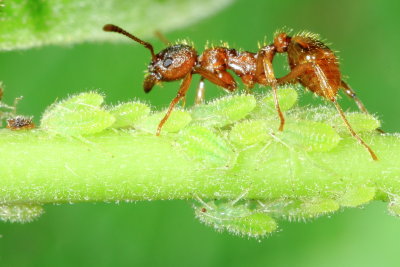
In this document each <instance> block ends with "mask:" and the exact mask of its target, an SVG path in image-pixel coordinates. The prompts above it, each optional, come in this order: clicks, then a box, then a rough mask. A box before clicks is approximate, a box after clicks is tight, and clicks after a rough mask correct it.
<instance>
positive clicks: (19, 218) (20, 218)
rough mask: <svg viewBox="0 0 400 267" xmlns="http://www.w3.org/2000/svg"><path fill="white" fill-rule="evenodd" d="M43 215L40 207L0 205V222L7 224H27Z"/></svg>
mask: <svg viewBox="0 0 400 267" xmlns="http://www.w3.org/2000/svg"><path fill="white" fill-rule="evenodd" d="M42 214H43V208H42V206H39V205H29V204H14V205H0V220H1V221H5V222H12V223H14V222H16V223H27V222H31V221H33V220H35V219H36V218H38V217H39V216H40V215H42Z"/></svg>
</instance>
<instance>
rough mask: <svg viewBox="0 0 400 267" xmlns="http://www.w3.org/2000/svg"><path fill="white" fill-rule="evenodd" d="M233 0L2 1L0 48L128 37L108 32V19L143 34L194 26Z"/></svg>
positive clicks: (139, 34) (109, 21) (137, 33)
mask: <svg viewBox="0 0 400 267" xmlns="http://www.w3.org/2000/svg"><path fill="white" fill-rule="evenodd" d="M230 2H231V0H220V1H211V0H206V1H203V2H202V3H201V5H199V3H198V2H197V1H194V0H190V1H186V0H165V1H157V0H152V1H149V0H136V1H129V0H123V1H117V0H108V1H106V2H104V1H101V0H61V1H60V0H46V1H43V0H30V1H12V0H4V1H3V2H1V3H0V21H1V27H0V50H13V49H21V48H30V47H34V46H42V45H47V44H64V45H65V44H71V43H77V42H87V41H110V40H124V41H127V39H125V38H121V37H118V38H116V36H115V35H113V34H110V33H105V32H103V31H102V26H103V25H104V24H107V23H114V24H117V25H120V26H122V27H124V28H126V29H127V30H129V31H131V32H133V33H135V34H136V35H138V36H140V37H145V38H146V37H147V38H148V37H149V36H152V34H153V32H154V31H155V30H160V31H162V32H165V31H168V30H171V29H175V28H178V27H181V26H183V25H188V24H190V23H193V22H195V21H197V20H199V19H201V18H203V17H205V16H208V15H210V14H212V13H214V12H216V11H218V10H220V9H221V8H223V7H224V6H226V5H227V4H229V3H230Z"/></svg>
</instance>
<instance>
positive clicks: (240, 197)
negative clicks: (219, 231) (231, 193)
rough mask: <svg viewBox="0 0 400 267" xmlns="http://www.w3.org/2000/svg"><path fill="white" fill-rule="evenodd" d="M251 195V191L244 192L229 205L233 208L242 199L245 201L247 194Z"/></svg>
mask: <svg viewBox="0 0 400 267" xmlns="http://www.w3.org/2000/svg"><path fill="white" fill-rule="evenodd" d="M248 193H249V189H246V190H244V191H243V192H242V193H241V194H240V195H239V196H238V197H237V198H235V199H234V200H232V201H231V202H230V203H229V204H230V205H231V206H234V205H235V204H236V203H238V202H239V201H240V200H241V199H243V198H244V197H245V196H246V195H247V194H248Z"/></svg>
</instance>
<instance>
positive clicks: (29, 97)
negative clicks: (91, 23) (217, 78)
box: [0, 0, 400, 266]
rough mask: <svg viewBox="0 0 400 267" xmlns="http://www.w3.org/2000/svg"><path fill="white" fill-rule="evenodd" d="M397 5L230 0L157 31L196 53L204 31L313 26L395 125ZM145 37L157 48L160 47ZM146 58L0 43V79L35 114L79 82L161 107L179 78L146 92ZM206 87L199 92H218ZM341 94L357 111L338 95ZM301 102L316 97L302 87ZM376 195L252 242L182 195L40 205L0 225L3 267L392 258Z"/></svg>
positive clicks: (399, 229) (136, 49)
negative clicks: (20, 220) (34, 214)
mask: <svg viewBox="0 0 400 267" xmlns="http://www.w3.org/2000/svg"><path fill="white" fill-rule="evenodd" d="M200 4H201V1H199V5H200ZM399 12H400V2H398V1H391V0H386V1H376V0H355V1H345V0H338V1H322V0H318V1H317V0H303V1H289V0H280V1H262V0H259V1H255V0H254V1H249V0H247V1H246V0H238V1H236V2H234V4H233V5H231V6H230V7H228V8H227V9H225V10H223V11H222V12H220V13H218V14H217V15H215V16H213V17H210V18H208V19H206V20H203V21H202V22H200V23H198V24H196V25H193V26H190V27H187V28H183V29H180V30H178V31H175V32H170V33H166V35H167V37H168V38H169V39H170V40H176V39H183V38H189V39H190V40H192V41H193V42H194V44H195V45H196V47H197V48H198V50H199V51H202V49H203V47H204V44H205V43H206V42H207V41H210V42H214V43H218V42H219V40H223V41H227V42H229V44H230V46H231V47H234V48H242V49H245V50H250V51H256V50H257V42H259V41H263V39H264V36H266V37H267V40H271V38H272V35H273V33H274V32H275V31H276V30H277V29H280V28H282V27H283V26H287V27H289V28H293V29H294V31H295V32H296V31H300V30H309V31H312V32H316V33H320V34H321V36H322V37H323V38H326V39H327V40H328V43H332V45H331V48H332V49H334V50H338V51H340V52H339V53H338V55H339V56H340V59H341V63H342V65H341V66H342V67H341V68H342V72H343V74H344V75H346V76H348V78H347V81H348V82H349V84H350V85H351V86H352V87H353V88H354V89H355V90H356V91H357V92H358V95H359V97H360V98H361V99H362V100H363V101H364V103H365V105H366V107H367V108H368V109H369V111H370V112H372V113H375V114H377V115H378V116H379V117H380V118H381V119H382V121H383V129H384V130H385V131H388V132H395V131H396V132H399V131H400V125H399V123H398V121H399V120H398V116H399V115H400V108H399V104H398V102H399V99H400V90H398V77H399V73H398V72H399V70H400V53H399V50H398V48H399V47H400V30H399V27H400V19H399ZM105 23H108V22H105ZM101 27H102V25H99V30H101ZM105 34H109V33H105ZM121 38H123V37H122V36H121ZM149 40H150V41H151V42H152V43H153V44H154V45H155V47H156V50H157V51H158V50H160V49H162V48H163V47H164V46H163V44H162V43H161V42H160V41H159V40H157V39H155V38H153V39H149ZM149 60H150V56H149V53H148V51H147V50H145V49H144V48H143V47H141V46H138V45H134V44H133V43H122V44H108V43H107V44H106V43H104V44H79V45H75V46H69V47H56V46H51V47H43V48H35V49H31V50H26V51H14V52H1V53H0V80H2V81H4V83H5V85H6V91H5V98H4V99H5V101H6V102H9V103H10V102H12V100H13V99H14V98H15V97H17V96H20V95H23V96H24V100H23V101H22V102H21V103H20V105H19V112H20V113H22V114H26V115H34V116H35V120H36V121H37V122H38V120H39V118H40V114H41V113H42V112H43V111H44V108H45V107H46V106H48V105H49V104H51V103H52V102H54V101H55V100H56V99H60V98H63V97H65V96H67V95H68V94H72V93H77V92H81V91H86V90H99V91H101V92H104V93H105V94H106V95H107V101H108V103H117V102H118V101H126V100H129V99H132V98H136V99H141V100H145V101H147V102H148V103H151V104H152V105H154V106H157V107H166V106H167V105H168V103H169V101H170V100H171V99H172V98H173V97H174V95H175V94H176V91H177V89H178V87H179V83H177V82H174V83H169V84H164V86H163V87H156V88H154V89H153V91H152V92H151V93H150V94H148V95H146V94H144V92H143V90H142V81H143V77H144V73H143V71H144V70H145V69H146V66H147V64H148V62H149ZM285 60H286V59H285V57H284V56H280V57H279V58H278V60H277V64H276V68H277V70H278V71H277V73H278V76H280V75H282V74H284V73H285V72H286V70H285V68H284V65H285ZM198 79H199V77H196V78H195V79H194V83H193V84H192V90H191V92H190V95H189V97H188V98H187V99H188V104H191V103H192V101H193V93H194V88H195V87H196V85H197V82H198ZM206 86H207V98H208V99H209V98H212V97H215V96H217V95H223V94H225V93H224V92H223V91H222V90H220V89H218V88H217V87H215V86H213V85H211V84H210V83H207V84H206ZM256 90H258V89H256ZM340 102H341V103H342V104H343V107H344V108H346V109H351V110H356V106H355V105H354V103H352V102H351V101H349V100H348V99H347V98H346V97H342V99H341V100H340ZM301 103H303V104H308V103H313V104H320V103H322V101H321V100H320V99H318V98H315V97H313V96H312V95H311V94H309V93H304V94H302V95H301ZM399 164H400V163H399ZM384 205H385V204H383V203H373V204H371V205H368V206H367V207H366V208H365V209H352V210H346V211H344V212H339V213H337V214H335V215H333V216H332V217H331V218H328V217H325V218H321V219H318V220H316V221H314V222H311V223H307V224H305V223H302V222H300V223H299V222H292V223H281V229H282V231H280V232H278V233H275V234H273V235H272V236H271V237H269V238H266V239H263V240H261V241H257V240H248V239H247V238H239V237H235V236H230V235H228V234H225V233H223V234H221V233H217V232H215V231H214V230H213V229H211V228H208V227H206V226H204V225H202V224H200V223H199V222H197V221H196V220H195V218H194V216H193V211H192V210H191V208H190V205H189V204H188V203H186V202H184V201H163V202H161V201H160V202H138V203H120V204H75V205H58V206H52V205H48V206H46V213H45V214H44V215H43V216H42V217H41V218H40V219H39V220H38V221H35V222H33V223H30V224H25V225H20V224H7V223H0V234H1V235H2V238H0V266H71V265H75V266H110V265H114V266H378V265H379V266H400V257H399V254H398V250H399V243H400V221H399V219H397V218H394V217H390V216H389V215H387V214H386V213H387V212H386V209H385V207H384Z"/></svg>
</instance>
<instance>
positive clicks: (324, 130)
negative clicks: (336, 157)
mask: <svg viewBox="0 0 400 267" xmlns="http://www.w3.org/2000/svg"><path fill="white" fill-rule="evenodd" d="M274 126H277V124H275V125H274ZM275 134H276V137H277V138H278V139H281V140H282V142H283V143H285V144H287V145H290V146H295V147H300V148H302V149H304V150H305V151H308V152H322V151H329V150H331V149H332V148H334V147H336V146H337V145H338V143H339V141H340V139H341V138H340V136H339V135H338V134H337V133H336V132H335V131H334V130H333V129H332V127H331V126H329V125H327V124H325V123H321V122H313V121H306V120H302V121H296V122H294V121H289V122H287V123H286V125H285V129H284V131H283V132H278V131H275Z"/></svg>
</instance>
